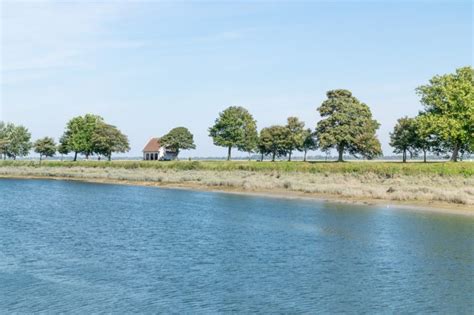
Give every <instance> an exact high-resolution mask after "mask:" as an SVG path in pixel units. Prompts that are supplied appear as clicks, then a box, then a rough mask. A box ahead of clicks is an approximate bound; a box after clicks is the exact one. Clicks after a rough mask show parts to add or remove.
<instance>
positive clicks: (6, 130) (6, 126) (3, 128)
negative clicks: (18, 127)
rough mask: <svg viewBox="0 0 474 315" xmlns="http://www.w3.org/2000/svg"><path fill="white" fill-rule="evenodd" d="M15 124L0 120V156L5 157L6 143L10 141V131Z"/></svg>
mask: <svg viewBox="0 0 474 315" xmlns="http://www.w3.org/2000/svg"><path fill="white" fill-rule="evenodd" d="M14 127H15V126H14V125H13V124H11V123H4V122H3V121H0V157H1V156H3V159H6V158H7V150H8V144H9V143H10V139H9V137H10V133H11V131H12V129H13V128H14Z"/></svg>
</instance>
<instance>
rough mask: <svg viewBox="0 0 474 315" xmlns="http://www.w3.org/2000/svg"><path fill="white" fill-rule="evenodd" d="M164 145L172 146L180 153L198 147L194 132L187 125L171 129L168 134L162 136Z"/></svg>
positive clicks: (161, 140) (171, 147)
mask: <svg viewBox="0 0 474 315" xmlns="http://www.w3.org/2000/svg"><path fill="white" fill-rule="evenodd" d="M160 142H161V144H162V145H163V146H165V147H167V148H170V149H172V150H174V151H175V152H176V155H178V154H179V152H180V151H181V150H191V149H196V145H195V144H194V136H193V134H192V133H191V132H190V131H189V130H188V129H187V128H185V127H177V128H174V129H171V130H170V131H169V132H168V133H167V134H166V135H164V136H163V137H161V139H160Z"/></svg>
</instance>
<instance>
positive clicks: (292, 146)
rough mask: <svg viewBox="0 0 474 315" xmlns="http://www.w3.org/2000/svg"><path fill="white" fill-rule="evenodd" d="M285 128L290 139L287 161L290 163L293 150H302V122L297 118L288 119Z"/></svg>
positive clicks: (303, 133) (303, 134) (303, 132)
mask: <svg viewBox="0 0 474 315" xmlns="http://www.w3.org/2000/svg"><path fill="white" fill-rule="evenodd" d="M286 128H288V130H289V133H290V139H288V140H289V141H288V161H291V155H292V154H293V151H294V150H298V151H302V150H303V142H304V140H305V138H304V136H305V129H304V122H302V121H300V120H299V119H298V118H297V117H288V120H287V124H286Z"/></svg>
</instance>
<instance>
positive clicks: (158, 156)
mask: <svg viewBox="0 0 474 315" xmlns="http://www.w3.org/2000/svg"><path fill="white" fill-rule="evenodd" d="M177 157H178V154H177V153H176V152H175V151H174V150H170V149H167V148H165V147H163V146H161V145H160V138H151V139H150V141H148V143H147V144H146V146H145V147H144V148H143V160H145V161H171V160H174V159H176V158H177Z"/></svg>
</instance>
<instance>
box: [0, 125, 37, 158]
mask: <svg viewBox="0 0 474 315" xmlns="http://www.w3.org/2000/svg"><path fill="white" fill-rule="evenodd" d="M30 140H31V134H30V132H29V131H28V129H27V128H25V127H23V126H15V125H14V124H11V123H7V124H5V123H4V122H0V154H2V155H3V157H4V158H5V157H7V156H8V157H10V158H13V159H16V158H17V157H21V156H26V155H28V153H29V152H30V149H31V142H30Z"/></svg>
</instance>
